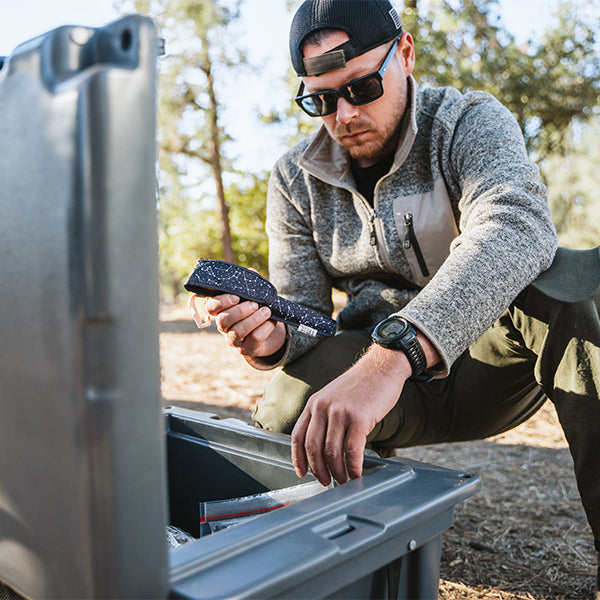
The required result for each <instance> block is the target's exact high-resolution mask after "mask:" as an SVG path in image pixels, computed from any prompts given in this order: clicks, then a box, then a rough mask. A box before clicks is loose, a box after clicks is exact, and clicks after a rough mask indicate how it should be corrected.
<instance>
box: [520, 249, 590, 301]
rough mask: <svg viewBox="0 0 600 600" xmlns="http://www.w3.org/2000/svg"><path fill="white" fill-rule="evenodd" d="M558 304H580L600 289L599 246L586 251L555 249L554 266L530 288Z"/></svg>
mask: <svg viewBox="0 0 600 600" xmlns="http://www.w3.org/2000/svg"><path fill="white" fill-rule="evenodd" d="M531 286H532V287H534V288H536V289H537V290H539V291H540V292H542V293H543V294H545V295H546V296H550V297H551V298H554V299H555V300H560V301H561V302H581V301H582V300H585V299H587V298H589V297H590V296H592V295H593V294H594V293H595V292H596V291H597V290H598V288H599V287H600V246H599V247H597V248H592V249H590V250H573V249H571V248H558V250H557V251H556V256H555V257H554V262H553V263H552V265H551V266H550V268H549V269H548V270H547V271H544V272H543V273H542V274H541V275H540V276H539V277H538V278H537V279H536V280H535V281H534V282H533V283H532V284H531Z"/></svg>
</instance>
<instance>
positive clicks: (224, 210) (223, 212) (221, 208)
mask: <svg viewBox="0 0 600 600" xmlns="http://www.w3.org/2000/svg"><path fill="white" fill-rule="evenodd" d="M204 72H205V74H206V78H207V81H208V86H207V92H208V97H209V102H210V107H209V110H208V111H207V112H208V120H209V124H210V125H209V127H210V144H209V145H210V166H211V170H212V173H213V178H214V180H215V187H216V190H217V206H218V212H219V221H220V223H221V241H222V244H223V260H225V261H227V262H235V255H234V253H233V246H232V243H231V227H230V225H229V208H228V206H227V202H226V201H225V188H224V186H223V171H222V169H221V143H220V140H219V120H218V110H217V99H216V96H215V89H214V79H213V75H212V72H211V64H210V61H208V60H207V63H206V69H204Z"/></svg>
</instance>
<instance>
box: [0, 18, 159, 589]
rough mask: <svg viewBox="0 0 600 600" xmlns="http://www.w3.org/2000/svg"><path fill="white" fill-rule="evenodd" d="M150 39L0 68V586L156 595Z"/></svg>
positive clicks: (99, 34) (14, 61) (141, 23)
mask: <svg viewBox="0 0 600 600" xmlns="http://www.w3.org/2000/svg"><path fill="white" fill-rule="evenodd" d="M157 49H158V40H157V37H156V31H155V27H154V24H153V22H152V21H151V20H150V19H148V18H145V17H140V16H137V15H134V16H130V17H126V18H123V19H120V20H118V21H115V22H113V23H111V24H109V25H107V26H105V27H100V28H88V27H74V26H68V27H60V28H58V29H56V30H54V31H51V32H49V33H47V34H45V35H42V36H40V37H38V38H36V39H34V40H31V41H30V42H27V43H24V44H22V45H20V46H19V47H17V49H16V50H15V51H14V53H13V54H12V55H11V56H9V57H6V58H5V59H4V60H3V61H0V63H1V64H2V66H1V67H0V107H1V108H0V146H1V148H2V152H1V153H0V203H1V205H2V218H0V256H1V257H2V260H1V261H0V281H1V285H0V344H1V348H2V351H1V353H0V406H1V410H2V418H1V419H0V580H2V581H3V582H4V583H6V584H7V585H9V586H11V587H13V588H14V589H16V591H18V592H19V593H21V594H22V595H24V596H27V597H32V598H62V597H73V598H74V597H77V598H84V597H85V598H98V597H113V598H140V597H143V598H151V597H166V595H167V593H168V566H167V562H168V556H167V546H166V543H165V526H166V520H167V517H166V515H167V510H166V482H165V467H164V465H165V459H164V433H163V424H162V417H161V411H160V369H159V351H158V318H157V317H158V277H157V264H158V262H157V257H158V251H157V240H156V232H157V229H156V197H155V144H156V135H155V130H156V126H155V71H156V55H157Z"/></svg>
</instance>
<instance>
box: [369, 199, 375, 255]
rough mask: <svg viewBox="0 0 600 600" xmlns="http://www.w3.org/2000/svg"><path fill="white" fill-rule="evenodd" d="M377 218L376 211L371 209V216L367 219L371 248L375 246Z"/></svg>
mask: <svg viewBox="0 0 600 600" xmlns="http://www.w3.org/2000/svg"><path fill="white" fill-rule="evenodd" d="M376 218H377V211H376V210H375V209H374V208H373V209H372V210H371V216H370V217H369V230H370V232H371V246H377V232H376V231H375V219H376Z"/></svg>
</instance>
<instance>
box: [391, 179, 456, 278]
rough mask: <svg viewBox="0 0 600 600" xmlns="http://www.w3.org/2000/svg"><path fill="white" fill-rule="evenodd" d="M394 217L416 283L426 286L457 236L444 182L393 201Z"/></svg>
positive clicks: (439, 181)
mask: <svg viewBox="0 0 600 600" xmlns="http://www.w3.org/2000/svg"><path fill="white" fill-rule="evenodd" d="M394 220H395V223H396V229H397V230H398V236H399V237H400V240H401V241H402V245H403V248H404V253H405V255H406V259H407V261H408V264H409V265H410V268H411V270H412V272H413V276H414V282H415V283H416V284H417V285H419V286H421V287H423V286H424V285H425V284H427V283H428V282H429V280H430V279H431V278H432V277H433V276H434V275H435V273H436V272H437V270H438V269H439V268H440V266H441V265H442V263H443V262H444V261H445V260H446V258H447V257H448V254H449V253H450V243H451V242H452V240H453V239H454V238H455V237H456V236H457V235H458V228H457V227H456V222H455V221H454V216H453V214H452V206H451V205H450V198H449V197H448V192H447V190H446V186H445V185H444V181H443V180H442V179H438V180H437V181H436V182H435V184H434V186H433V190H431V191H429V192H424V193H422V194H413V195H411V196H402V197H400V198H396V199H395V200H394Z"/></svg>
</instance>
